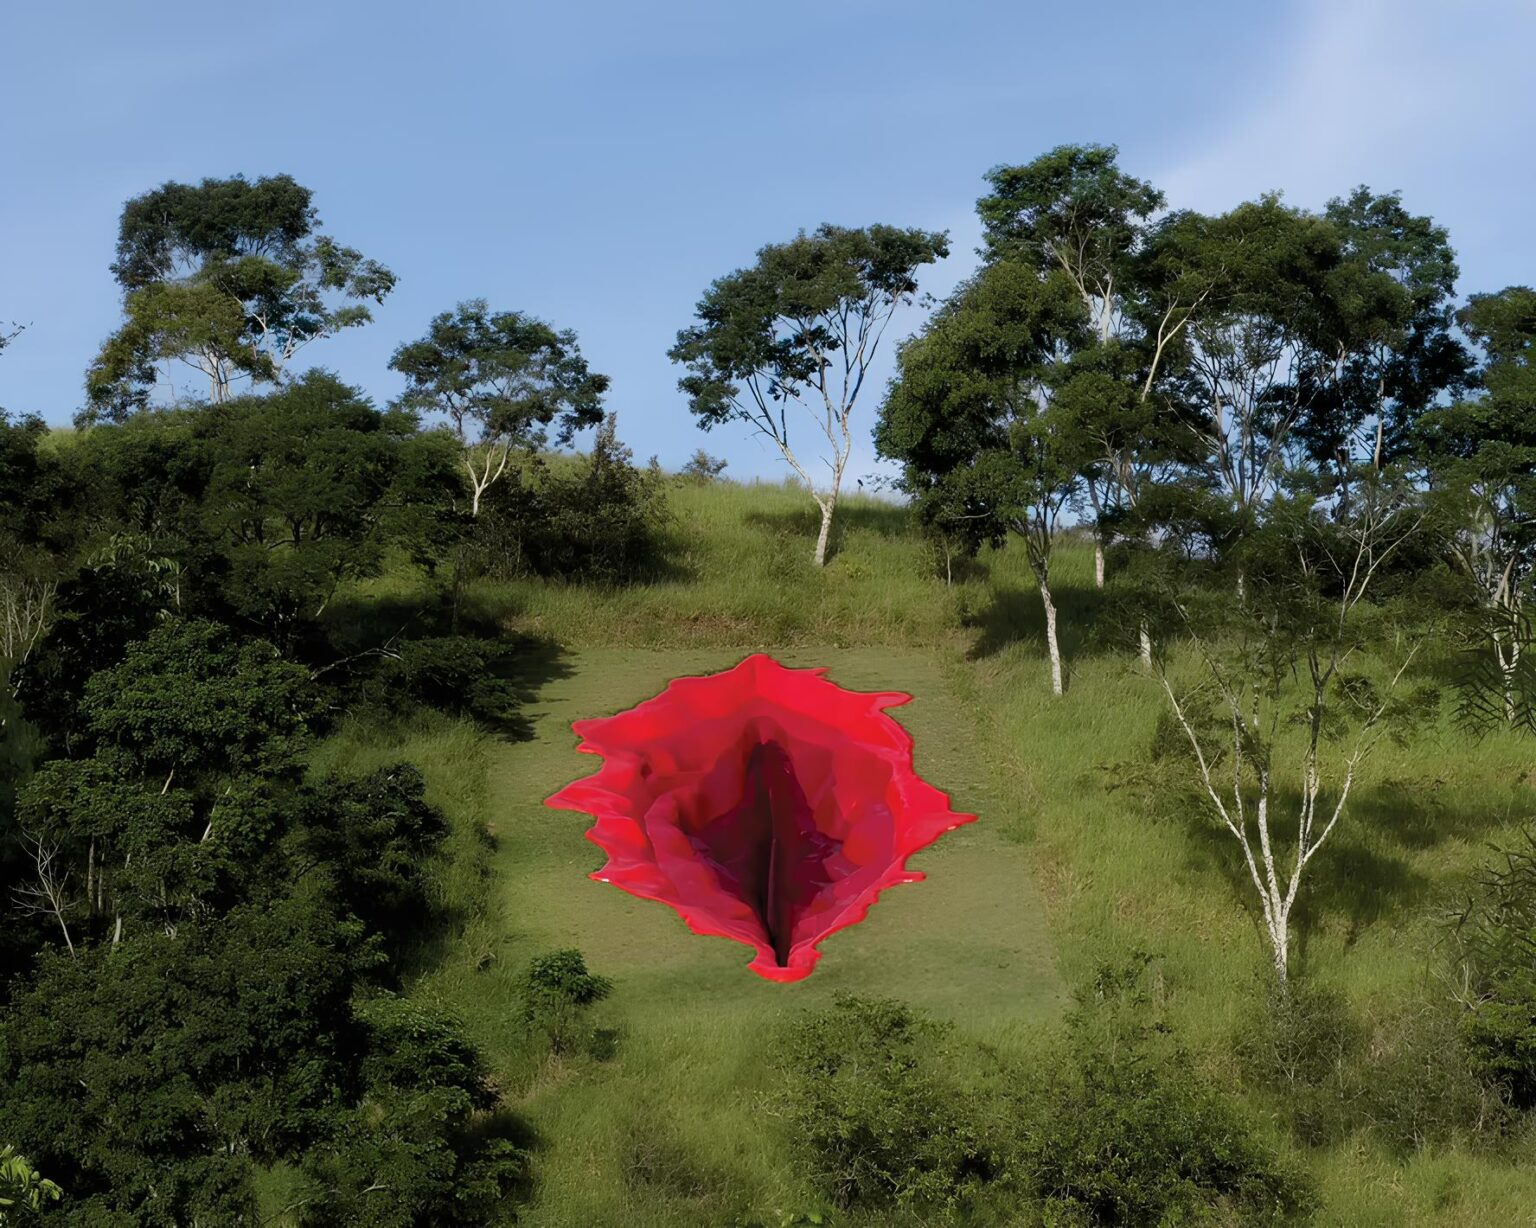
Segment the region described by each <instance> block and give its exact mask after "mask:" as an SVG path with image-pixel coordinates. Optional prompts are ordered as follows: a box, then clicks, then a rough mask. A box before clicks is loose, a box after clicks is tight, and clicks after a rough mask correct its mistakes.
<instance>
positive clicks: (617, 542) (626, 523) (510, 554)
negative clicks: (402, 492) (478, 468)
mask: <svg viewBox="0 0 1536 1228" xmlns="http://www.w3.org/2000/svg"><path fill="white" fill-rule="evenodd" d="M631 458H632V453H631V452H630V450H629V449H628V448H626V447H625V446H624V445H623V444H621V443H620V442H619V440H618V436H617V434H616V428H615V420H614V416H613V415H612V414H610V415H609V416H608V417H607V418H606V419H605V420H604V422H603V425H602V426H601V427H600V428H599V429H598V432H597V438H596V440H595V442H594V443H593V445H592V452H591V455H590V456H587V457H585V458H584V459H583V460H582V461H580V462H579V463H578V464H576V465H575V466H573V467H572V468H571V469H570V470H569V471H556V470H555V469H553V468H551V467H550V466H549V465H547V464H546V463H545V462H543V461H542V460H540V459H539V458H537V457H535V458H534V459H533V460H532V461H531V462H530V463H529V466H528V470H527V472H526V473H524V474H520V475H517V476H516V477H515V478H512V479H509V480H506V481H502V482H498V483H497V484H496V485H495V486H493V487H492V488H491V490H490V492H488V494H487V497H486V500H485V502H484V503H483V504H482V508H481V514H480V519H479V521H478V522H477V524H476V538H477V545H478V553H479V555H480V566H482V567H483V568H485V569H486V570H487V571H489V572H490V573H491V574H493V575H503V576H510V575H536V576H544V577H547V578H551V579H561V580H580V581H585V582H587V583H593V584H628V583H631V582H633V581H636V580H640V579H644V578H645V577H646V576H649V575H652V574H654V573H655V572H656V571H657V570H659V569H660V567H661V565H662V563H663V561H664V559H663V554H664V531H665V529H666V526H667V524H668V522H669V513H668V511H667V505H666V483H665V479H664V478H663V477H662V476H661V474H660V471H659V470H655V469H646V470H643V471H642V470H640V469H637V468H635V466H634V465H633V464H632V463H631Z"/></svg>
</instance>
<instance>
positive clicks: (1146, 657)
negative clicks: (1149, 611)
mask: <svg viewBox="0 0 1536 1228" xmlns="http://www.w3.org/2000/svg"><path fill="white" fill-rule="evenodd" d="M1139 638H1140V639H1141V663H1142V665H1143V666H1145V667H1146V668H1147V669H1151V668H1152V632H1151V629H1150V628H1148V626H1147V622H1146V619H1142V622H1141V630H1140V633H1139Z"/></svg>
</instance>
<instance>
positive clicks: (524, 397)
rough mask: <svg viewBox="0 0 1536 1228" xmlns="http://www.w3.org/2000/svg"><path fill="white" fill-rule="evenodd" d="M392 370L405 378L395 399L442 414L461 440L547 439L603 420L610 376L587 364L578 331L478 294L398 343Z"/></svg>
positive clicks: (565, 438)
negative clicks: (497, 308) (494, 307)
mask: <svg viewBox="0 0 1536 1228" xmlns="http://www.w3.org/2000/svg"><path fill="white" fill-rule="evenodd" d="M389 365H390V367H391V369H393V370H395V371H398V372H400V374H402V375H403V376H405V379H406V391H405V394H404V395H403V396H402V397H401V398H400V403H401V404H402V405H404V406H406V407H408V408H410V409H412V410H415V411H417V412H419V413H440V414H444V415H446V416H447V418H448V420H449V422H450V423H451V424H452V425H453V429H454V433H455V434H456V435H457V436H458V437H459V441H460V442H461V443H463V444H465V445H475V444H490V443H493V442H497V441H503V442H511V443H515V444H518V445H522V446H528V447H531V446H533V445H536V444H540V443H543V442H545V439H546V436H545V433H544V430H545V428H546V427H548V426H550V425H551V424H558V429H557V432H556V439H557V441H558V442H559V443H562V444H564V443H569V442H570V440H571V437H572V436H573V435H574V434H575V432H577V431H579V430H582V429H583V428H585V427H589V426H595V425H597V423H599V422H601V421H602V404H603V394H604V393H606V392H607V391H608V383H609V381H608V377H607V376H606V375H599V374H597V373H596V372H593V371H591V370H589V369H588V367H587V363H586V360H585V359H584V358H583V357H582V356H581V349H580V347H579V346H578V345H577V343H576V334H575V333H573V332H572V331H571V330H569V329H566V330H564V331H561V332H557V331H556V330H555V329H554V328H552V327H551V326H550V325H548V324H546V323H544V321H542V320H538V319H535V318H533V317H532V316H528V315H524V314H523V313H522V312H518V311H502V312H492V311H491V310H490V308H489V306H488V305H487V304H486V301H485V300H484V299H471V300H469V301H468V302H464V303H460V304H459V305H458V307H457V308H455V309H454V310H453V311H451V312H449V311H445V312H443V313H442V314H441V315H438V316H434V317H433V319H432V323H431V325H430V326H429V327H428V330H427V335H426V336H425V337H423V338H422V339H421V340H419V341H413V342H411V343H409V344H407V345H402V346H400V347H399V348H398V349H396V350H395V353H394V357H393V358H391V359H390V362H389Z"/></svg>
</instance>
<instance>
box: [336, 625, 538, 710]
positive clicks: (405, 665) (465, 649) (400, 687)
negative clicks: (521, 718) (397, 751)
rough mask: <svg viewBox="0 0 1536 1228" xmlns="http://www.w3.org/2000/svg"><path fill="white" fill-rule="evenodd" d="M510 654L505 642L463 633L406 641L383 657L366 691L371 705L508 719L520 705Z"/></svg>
mask: <svg viewBox="0 0 1536 1228" xmlns="http://www.w3.org/2000/svg"><path fill="white" fill-rule="evenodd" d="M511 655H512V654H511V650H510V649H509V647H508V646H507V645H506V644H504V643H495V642H492V641H488V640H480V639H474V638H472V637H470V636H465V635H442V636H430V637H428V638H425V639H419V640H406V641H405V642H403V643H401V644H399V645H398V646H396V647H395V648H393V649H392V650H391V651H390V653H389V654H387V655H385V656H384V657H382V658H381V660H380V664H379V665H378V668H377V670H376V672H375V673H374V674H373V675H372V676H371V677H369V678H368V679H367V681H366V685H365V691H366V694H367V696H368V698H369V700H370V701H371V702H372V703H373V704H374V705H375V707H383V708H388V709H391V710H395V711H398V710H399V709H401V708H404V707H408V706H410V705H413V704H424V705H426V706H427V707H429V708H436V709H438V710H439V711H442V712H458V713H463V714H465V715H467V716H473V717H477V718H478V719H480V720H483V721H489V722H491V723H494V724H506V723H507V722H510V721H512V720H514V719H515V717H516V713H517V710H518V708H519V706H520V696H519V694H518V689H517V686H516V684H515V683H514V682H512V681H511V680H510V679H509V678H508V677H507V674H508V672H509V668H510V664H511Z"/></svg>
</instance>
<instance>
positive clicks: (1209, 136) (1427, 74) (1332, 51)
mask: <svg viewBox="0 0 1536 1228" xmlns="http://www.w3.org/2000/svg"><path fill="white" fill-rule="evenodd" d="M1298 12H1299V18H1298V21H1297V23H1296V26H1295V32H1294V34H1293V37H1292V38H1291V39H1290V40H1289V43H1288V45H1281V46H1279V47H1277V48H1276V49H1275V54H1276V57H1277V59H1278V60H1279V63H1278V65H1276V64H1271V65H1268V66H1265V65H1261V64H1249V65H1247V66H1246V67H1247V72H1248V76H1247V78H1246V79H1245V78H1244V77H1243V75H1242V74H1243V73H1244V71H1245V65H1244V63H1243V62H1242V57H1240V56H1239V57H1236V59H1237V62H1236V63H1235V64H1234V63H1226V64H1212V65H1209V66H1205V67H1206V68H1208V70H1209V71H1211V72H1214V73H1218V74H1222V75H1224V76H1228V77H1231V78H1232V90H1231V93H1230V97H1231V100H1232V113H1231V114H1230V116H1223V117H1221V118H1219V119H1217V120H1216V122H1214V123H1210V124H1192V125H1189V126H1188V127H1186V128H1185V129H1184V131H1183V133H1182V141H1181V143H1182V144H1183V145H1184V146H1185V147H1186V149H1187V150H1188V151H1189V152H1188V154H1187V156H1186V157H1184V158H1183V159H1182V160H1178V161H1175V162H1174V163H1173V164H1172V165H1170V166H1167V167H1165V168H1163V169H1162V170H1161V171H1160V172H1157V173H1155V174H1154V176H1153V178H1154V181H1155V182H1157V183H1158V184H1159V185H1160V186H1162V187H1163V188H1164V190H1165V191H1166V192H1167V194H1168V199H1169V203H1170V204H1171V205H1173V206H1175V207H1192V208H1197V209H1203V210H1214V209H1225V208H1229V207H1231V206H1232V205H1234V204H1236V203H1238V202H1239V201H1241V200H1244V199H1249V198H1252V197H1253V196H1255V195H1257V194H1258V193H1260V192H1264V191H1268V190H1271V189H1284V191H1285V194H1286V197H1287V199H1289V200H1291V201H1293V202H1294V203H1296V204H1301V205H1307V206H1310V207H1318V206H1321V205H1322V204H1323V203H1325V202H1326V201H1327V199H1328V198H1329V197H1331V196H1335V195H1338V194H1341V193H1343V192H1346V191H1348V190H1349V189H1350V188H1352V187H1353V186H1355V185H1356V184H1358V183H1362V182H1363V183H1369V184H1370V185H1371V186H1372V187H1374V188H1377V189H1378V190H1384V191H1386V190H1393V189H1398V188H1401V189H1403V190H1404V192H1405V196H1406V197H1407V198H1408V203H1409V205H1410V206H1411V207H1417V208H1421V209H1427V210H1428V211H1430V212H1432V213H1434V214H1435V215H1436V216H1438V217H1442V220H1449V219H1448V218H1447V217H1446V215H1447V214H1448V213H1451V212H1460V211H1462V210H1463V208H1464V207H1465V206H1472V207H1473V208H1474V209H1475V207H1476V205H1477V204H1478V201H1479V198H1481V202H1482V204H1483V205H1484V206H1485V207H1486V209H1491V210H1493V211H1496V210H1497V209H1498V208H1500V207H1501V202H1499V201H1498V199H1497V197H1496V196H1495V198H1494V199H1493V200H1489V199H1488V189H1489V188H1490V187H1495V188H1496V187H1497V186H1498V185H1499V183H1500V182H1501V176H1505V175H1515V176H1518V178H1519V180H1520V181H1521V186H1522V187H1526V188H1527V189H1528V186H1529V175H1530V171H1529V169H1528V167H1527V166H1526V165H1520V166H1518V167H1513V166H1508V165H1501V164H1500V163H1501V162H1503V163H1508V162H1510V161H1516V162H1519V163H1527V162H1528V157H1527V152H1528V150H1529V148H1530V142H1529V133H1530V131H1531V124H1532V122H1533V121H1536V89H1533V88H1532V86H1531V78H1530V74H1529V55H1530V47H1531V46H1532V38H1533V36H1536V3H1532V2H1531V0H1518V2H1515V0H1307V2H1306V3H1304V4H1302V5H1301V6H1300V8H1299V10H1298ZM1195 70H1196V71H1201V70H1202V69H1201V68H1199V67H1197V68H1196V69H1195ZM1511 155H1514V156H1513V158H1511ZM1508 203H1509V204H1510V205H1513V204H1514V202H1508ZM1437 204H1438V205H1439V208H1436V205H1437ZM1485 211H1486V210H1485ZM1522 211H1523V206H1522ZM1456 233H1458V232H1457V230H1456V229H1455V228H1454V227H1453V234H1456Z"/></svg>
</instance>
